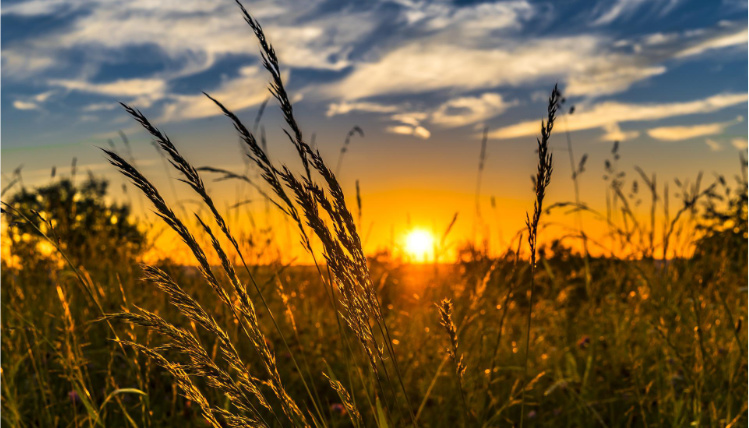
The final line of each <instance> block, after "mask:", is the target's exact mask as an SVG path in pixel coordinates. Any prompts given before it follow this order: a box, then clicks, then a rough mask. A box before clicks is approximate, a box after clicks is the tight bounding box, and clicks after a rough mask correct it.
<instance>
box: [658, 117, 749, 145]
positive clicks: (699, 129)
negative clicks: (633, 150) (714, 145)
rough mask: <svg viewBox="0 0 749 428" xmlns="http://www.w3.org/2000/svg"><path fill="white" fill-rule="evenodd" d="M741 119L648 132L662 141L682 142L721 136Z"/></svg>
mask: <svg viewBox="0 0 749 428" xmlns="http://www.w3.org/2000/svg"><path fill="white" fill-rule="evenodd" d="M741 120H742V119H741V118H739V119H737V120H735V121H734V120H732V121H730V122H717V123H705V124H702V125H688V126H664V127H660V128H653V129H650V130H648V135H649V136H650V137H651V138H655V139H656V140H661V141H680V140H688V139H690V138H696V137H706V136H708V135H715V134H720V133H722V132H723V131H725V130H726V128H728V127H729V126H731V125H735V124H736V123H737V122H741Z"/></svg>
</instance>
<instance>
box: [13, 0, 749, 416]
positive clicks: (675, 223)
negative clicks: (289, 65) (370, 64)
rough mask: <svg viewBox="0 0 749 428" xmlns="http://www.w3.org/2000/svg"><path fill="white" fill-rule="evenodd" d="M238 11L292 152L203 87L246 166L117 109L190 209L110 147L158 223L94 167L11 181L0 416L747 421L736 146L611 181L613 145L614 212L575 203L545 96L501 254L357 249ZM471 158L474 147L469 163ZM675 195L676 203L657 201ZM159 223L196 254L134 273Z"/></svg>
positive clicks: (742, 207) (318, 162)
mask: <svg viewBox="0 0 749 428" xmlns="http://www.w3.org/2000/svg"><path fill="white" fill-rule="evenodd" d="M240 12H241V13H242V14H243V16H244V18H245V20H246V21H247V24H248V25H249V26H250V28H251V30H252V31H253V32H254V34H255V36H256V38H257V40H258V41H259V44H260V50H261V53H262V55H263V61H264V67H265V69H266V70H267V72H268V75H269V79H270V82H271V88H270V89H271V93H272V95H273V98H274V99H273V100H272V101H271V102H272V103H276V104H278V105H279V106H280V108H281V110H282V112H283V115H284V120H285V122H286V127H285V132H286V136H287V137H288V138H287V141H283V142H282V143H283V144H290V145H292V146H293V147H294V148H295V149H296V152H297V154H298V160H297V162H295V164H294V165H288V166H287V165H283V164H279V163H277V162H274V161H273V160H272V159H271V158H270V157H269V156H268V155H267V153H266V150H265V147H266V144H265V142H264V141H263V140H262V139H260V140H258V138H257V137H256V135H255V133H254V130H253V127H252V126H250V127H248V126H247V125H245V124H244V123H242V121H241V120H240V119H239V118H238V117H237V116H236V115H235V114H234V113H233V111H232V110H231V106H229V105H226V106H225V105H223V104H222V102H221V100H220V99H213V98H211V95H210V94H206V96H208V97H209V98H210V99H211V100H212V101H213V102H214V103H215V105H216V108H217V109H218V110H219V111H221V112H222V113H223V114H224V115H225V116H226V117H225V120H226V122H227V126H233V127H234V128H235V130H236V132H237V135H238V137H239V138H240V140H241V142H242V144H243V147H244V148H245V150H246V156H247V159H248V160H249V162H250V164H251V167H252V171H253V172H254V174H256V175H253V176H252V177H249V176H246V175H241V174H236V173H230V172H228V171H223V170H219V169H217V168H204V167H202V168H199V167H197V166H195V165H196V164H193V163H191V162H190V161H189V160H188V159H186V158H185V157H183V155H182V154H181V153H180V151H179V145H178V143H174V142H172V141H171V140H170V139H169V138H168V136H166V135H165V134H164V133H163V132H162V131H161V130H160V129H159V127H158V126H159V125H158V124H155V123H152V122H151V121H150V120H149V119H148V118H147V117H146V116H144V115H143V114H142V113H141V112H140V111H139V110H137V109H135V108H132V107H130V106H127V105H123V108H124V109H125V114H129V115H130V116H132V118H133V119H134V120H135V121H136V122H138V123H139V124H141V125H142V126H143V127H144V129H145V130H146V131H147V132H148V133H149V134H150V135H151V136H152V137H153V140H154V141H155V143H156V145H157V147H158V148H159V149H160V150H161V152H162V154H163V156H164V158H165V159H166V160H167V161H168V162H169V163H168V167H169V168H172V169H173V171H174V172H175V173H177V174H178V175H179V178H180V180H181V181H182V182H183V183H182V184H183V186H184V187H185V188H187V189H189V191H190V192H191V194H190V198H197V199H198V200H200V203H201V208H200V209H198V210H195V209H193V207H192V206H190V209H185V207H184V206H180V207H176V206H172V205H171V204H170V203H168V202H167V201H166V200H165V198H164V197H163V196H162V194H163V193H166V191H165V190H164V189H158V188H156V187H155V186H154V185H153V184H152V183H151V182H150V181H149V179H148V178H147V177H145V176H144V175H143V174H142V172H141V171H140V170H139V169H138V168H137V165H136V162H135V160H134V159H131V158H130V157H128V156H127V153H126V152H124V151H118V150H115V148H113V147H110V148H107V149H102V150H103V152H104V154H105V156H106V157H107V159H108V160H109V162H110V163H111V164H112V168H114V169H116V170H118V171H119V172H120V173H121V174H122V175H123V176H124V177H126V178H127V179H128V181H130V182H131V183H132V186H131V187H130V189H131V190H135V191H138V192H140V193H141V194H142V195H143V196H144V197H145V200H146V201H147V202H148V204H149V207H150V209H152V210H153V212H154V213H155V216H153V218H154V221H153V222H149V223H146V222H145V221H142V222H140V223H136V220H134V216H133V214H132V209H133V208H131V207H130V205H129V204H124V203H115V202H112V201H111V199H109V198H107V195H108V188H107V183H106V182H104V181H102V180H101V179H98V178H97V177H94V176H89V177H81V176H76V175H75V173H73V174H71V175H70V176H57V175H56V174H55V173H54V172H53V173H52V176H53V178H52V180H51V182H50V184H48V185H46V186H43V187H39V188H33V189H32V188H26V187H24V186H23V184H22V182H10V183H3V201H4V202H3V222H4V236H3V240H4V246H7V248H8V250H7V252H4V253H3V255H4V257H3V265H2V423H3V424H6V425H7V426H13V427H16V426H18V427H26V426H29V427H35V426H36V427H52V426H64V427H96V426H102V427H104V426H112V427H124V426H131V427H178V426H181V427H184V426H190V427H192V426H196V427H200V426H215V427H225V426H231V427H250V426H252V427H255V426H258V427H280V426H315V427H349V426H353V427H400V426H424V427H452V426H465V427H479V426H482V427H505V426H507V427H509V426H528V427H531V426H539V427H540V426H549V427H559V426H570V427H587V426H602V427H641V426H642V427H648V426H652V427H655V426H657V427H664V426H665V427H683V426H708V427H729V426H730V427H736V426H746V424H747V421H748V420H747V400H748V397H747V382H748V379H747V327H746V316H747V297H746V296H747V294H746V293H747V173H746V159H744V158H743V157H742V158H741V159H740V163H739V162H737V168H736V169H737V171H736V174H735V175H734V176H729V177H725V176H723V175H716V176H715V177H713V178H711V179H707V178H703V177H702V176H700V177H697V178H696V179H695V180H694V181H693V182H691V183H682V182H673V183H659V182H657V180H656V176H655V175H652V174H648V173H646V172H645V171H642V170H640V169H637V170H635V171H626V172H625V171H620V170H619V169H618V168H617V160H618V159H619V156H620V154H619V150H620V149H619V145H618V144H615V145H614V146H613V149H612V151H611V159H609V160H606V163H605V169H606V176H605V178H604V180H606V183H607V189H608V190H607V195H608V198H609V199H608V200H607V206H608V210H607V211H606V212H598V211H595V210H594V209H592V208H591V207H590V206H589V205H587V204H586V203H585V202H584V201H581V200H580V198H579V196H578V197H576V200H575V201H570V202H567V203H554V204H551V203H549V201H548V199H547V197H548V195H547V193H548V192H552V191H553V189H547V187H548V186H549V185H550V183H554V185H559V186H575V187H577V185H578V181H579V180H592V179H598V178H594V177H592V176H590V175H586V174H585V162H586V161H585V159H586V158H585V157H584V156H583V157H581V158H579V159H576V158H574V156H573V152H572V150H571V149H572V141H571V140H570V139H569V135H567V140H566V141H567V142H568V144H569V148H570V151H569V153H570V162H571V164H572V166H573V170H574V173H573V175H572V177H564V176H559V175H555V173H554V170H553V165H554V162H559V161H566V159H564V160H562V159H560V157H557V158H553V157H552V153H551V150H550V147H549V142H550V140H551V139H552V138H563V137H562V136H563V135H564V134H560V133H556V132H557V131H556V130H555V129H554V124H555V121H556V120H557V115H558V114H559V113H560V112H562V110H563V109H564V108H565V107H564V98H563V96H562V94H561V93H560V92H559V91H558V89H557V88H556V87H555V88H554V89H553V90H552V91H551V94H550V96H549V98H548V103H547V106H546V111H545V112H544V116H545V119H544V120H543V121H542V122H541V123H540V124H539V134H538V140H537V144H535V145H532V146H530V145H529V147H532V148H533V149H535V150H536V151H537V155H538V165H537V169H536V170H535V171H529V173H533V188H532V190H533V191H531V187H530V186H529V191H528V217H527V227H526V228H525V229H524V230H522V231H520V232H519V233H518V234H517V235H515V237H514V238H513V239H512V244H511V245H510V246H509V247H508V248H506V249H505V250H504V251H503V252H501V254H490V253H489V252H488V251H486V250H485V249H484V248H483V247H481V246H480V245H477V244H476V243H474V242H470V241H465V242H462V241H460V242H455V243H454V245H455V246H457V247H458V248H459V250H458V251H457V254H456V257H455V260H454V261H448V260H437V257H434V260H432V261H431V262H430V261H429V260H427V261H426V262H425V263H409V262H408V261H407V260H404V259H402V258H399V257H396V256H395V255H394V254H392V253H391V252H388V251H383V252H381V253H378V254H365V253H364V250H363V249H362V243H361V237H360V234H361V224H360V223H361V221H360V219H358V218H357V214H355V213H358V212H360V211H361V203H362V201H361V200H360V198H359V195H358V194H357V195H344V193H343V190H342V189H341V185H340V183H339V182H338V180H337V178H336V174H335V173H334V172H333V170H332V169H331V168H330V167H329V165H332V163H333V162H332V160H326V159H323V157H322V155H320V153H319V152H318V151H317V150H315V149H314V148H313V147H311V145H310V144H309V142H308V141H307V140H306V138H305V136H304V135H305V134H304V133H303V131H302V129H300V126H299V125H298V123H297V120H296V118H295V116H294V110H293V106H292V103H291V102H290V101H289V99H290V97H289V96H288V94H287V93H286V89H285V87H284V81H283V78H282V64H279V61H278V58H277V56H276V53H275V51H274V49H273V47H272V46H271V45H270V43H269V41H268V39H266V37H265V34H264V32H263V29H262V27H261V26H260V24H259V23H258V22H257V21H256V20H255V19H254V18H253V17H252V16H251V15H250V14H249V13H248V12H247V11H246V10H245V9H244V8H242V7H241V5H240ZM269 107H270V106H269ZM352 135H353V134H352ZM484 144H485V143H484ZM347 145H348V139H347V141H346V143H345V144H344V149H343V150H342V153H344V152H345V148H346V146H347ZM482 153H483V150H482ZM482 159H483V154H482ZM338 165H339V166H338V167H337V169H340V158H339V163H338ZM482 168H483V160H482V161H481V162H480V166H479V176H480V173H481V169H482ZM217 173H218V174H219V176H220V177H221V178H223V179H226V180H237V181H239V182H243V181H244V182H251V183H252V185H253V186H257V191H258V192H259V194H261V195H263V197H264V198H265V199H266V200H267V203H268V205H269V207H270V209H273V210H276V211H277V212H279V213H281V214H282V215H284V216H285V217H286V218H287V220H288V224H289V225H290V227H291V228H292V229H293V230H294V231H295V233H296V234H297V238H298V241H299V245H301V246H302V247H303V248H304V249H306V250H307V251H308V253H309V254H310V258H311V260H312V263H309V264H293V263H292V264H289V263H285V262H284V261H282V259H281V258H280V257H278V258H277V259H274V258H273V256H269V255H268V253H269V252H270V251H266V250H268V248H270V243H272V242H274V240H276V239H277V231H275V230H274V229H272V228H267V229H263V228H260V227H256V228H254V229H253V228H247V227H245V228H244V229H243V228H242V225H241V224H238V223H237V222H236V221H232V219H231V218H230V217H229V215H228V214H227V213H225V212H223V210H222V209H220V208H219V207H223V206H225V205H226V204H225V202H224V201H217V200H214V199H213V197H212V195H211V194H210V193H209V191H208V190H207V188H206V185H205V182H206V181H207V180H212V179H213V178H215V176H216V174H217ZM258 178H259V181H258V180H257V179H258ZM484 185H491V183H484ZM669 185H670V186H669ZM671 195H674V197H675V198H677V200H678V201H679V203H678V204H671V206H669V202H668V201H670V200H672V196H671ZM352 201H353V205H352V206H354V208H353V209H352V208H349V204H351V203H352ZM641 204H642V206H644V207H646V209H645V210H644V211H645V212H646V214H645V215H642V214H640V213H639V212H640V211H641V210H635V205H638V206H639V205H641ZM357 205H358V210H357ZM468 210H470V208H468ZM193 211H195V212H194V213H193ZM551 213H556V214H557V215H559V214H560V213H562V214H564V215H567V216H571V217H572V218H575V219H576V223H575V224H576V225H577V226H576V228H575V229H574V230H571V231H570V232H569V235H568V236H566V237H565V239H554V240H551V239H546V238H545V236H544V234H545V232H546V231H547V229H546V228H545V223H544V221H545V219H546V218H547V216H549V215H550V214H551ZM591 218H592V219H596V220H597V221H600V222H603V223H604V224H605V225H606V229H607V231H608V232H607V234H608V235H607V239H606V240H605V241H601V240H599V239H598V238H597V237H595V236H592V235H590V234H588V233H586V225H587V224H589V223H588V219H591ZM245 226H246V225H245ZM451 226H452V224H450V225H446V228H445V230H444V232H443V233H442V239H437V240H436V243H435V244H434V245H435V247H436V248H435V250H434V253H435V254H438V253H440V251H441V250H442V249H443V247H445V246H446V242H447V241H448V240H452V238H451V237H450V228H451ZM164 230H168V231H169V232H168V233H171V234H172V235H174V236H175V237H177V239H178V240H179V245H180V247H181V248H183V249H184V250H185V251H186V252H187V253H188V254H189V257H190V259H189V260H188V261H185V260H174V259H170V258H161V259H159V260H156V261H153V262H151V261H149V263H148V264H147V263H145V260H144V258H143V255H144V254H145V253H146V252H147V251H148V250H149V247H150V246H152V245H154V244H153V243H154V242H155V235H158V234H159V233H164Z"/></svg>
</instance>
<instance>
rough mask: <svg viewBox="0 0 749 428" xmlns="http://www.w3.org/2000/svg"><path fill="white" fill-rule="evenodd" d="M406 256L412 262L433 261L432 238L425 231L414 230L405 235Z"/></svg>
mask: <svg viewBox="0 0 749 428" xmlns="http://www.w3.org/2000/svg"><path fill="white" fill-rule="evenodd" d="M405 250H406V254H407V255H408V256H409V257H410V258H411V261H413V262H419V263H424V262H427V261H429V260H431V259H433V255H434V236H432V234H431V233H430V232H428V231H426V230H423V229H415V230H412V231H411V232H409V233H408V235H406V246H405Z"/></svg>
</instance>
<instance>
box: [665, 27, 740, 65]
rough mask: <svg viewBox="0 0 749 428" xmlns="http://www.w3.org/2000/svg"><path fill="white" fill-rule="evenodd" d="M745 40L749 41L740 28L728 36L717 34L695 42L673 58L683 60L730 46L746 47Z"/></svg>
mask: <svg viewBox="0 0 749 428" xmlns="http://www.w3.org/2000/svg"><path fill="white" fill-rule="evenodd" d="M747 40H749V38H748V33H747V29H746V28H742V29H740V30H738V31H735V32H731V33H728V34H719V35H717V36H714V37H711V38H708V39H706V40H703V41H700V42H697V43H696V44H694V45H692V46H688V47H686V48H684V49H683V50H681V51H679V52H678V53H677V54H676V55H675V57H676V58H685V57H688V56H694V55H700V54H702V53H705V52H707V51H709V50H713V49H721V48H727V47H731V46H743V47H746V43H747Z"/></svg>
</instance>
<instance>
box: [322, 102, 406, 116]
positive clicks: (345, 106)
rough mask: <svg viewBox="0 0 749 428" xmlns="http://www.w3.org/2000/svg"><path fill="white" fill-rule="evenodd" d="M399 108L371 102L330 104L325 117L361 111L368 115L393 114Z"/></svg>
mask: <svg viewBox="0 0 749 428" xmlns="http://www.w3.org/2000/svg"><path fill="white" fill-rule="evenodd" d="M400 110H401V108H400V107H398V106H395V105H386V104H378V103H371V102H348V101H341V102H339V103H332V104H330V105H329V106H328V111H327V112H326V113H325V115H326V116H328V117H332V116H337V115H339V114H348V113H351V112H353V111H362V112H370V113H395V112H397V111H400Z"/></svg>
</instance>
